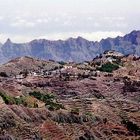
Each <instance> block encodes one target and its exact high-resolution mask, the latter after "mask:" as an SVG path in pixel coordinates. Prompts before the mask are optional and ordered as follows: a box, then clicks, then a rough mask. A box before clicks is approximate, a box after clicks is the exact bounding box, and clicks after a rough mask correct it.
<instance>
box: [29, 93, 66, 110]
mask: <svg viewBox="0 0 140 140" xmlns="http://www.w3.org/2000/svg"><path fill="white" fill-rule="evenodd" d="M29 95H30V96H33V97H35V98H36V99H38V100H40V101H43V102H44V103H45V105H46V106H47V108H48V109H49V110H52V111H53V110H59V109H64V106H63V105H62V104H60V103H58V102H56V101H55V97H54V95H52V94H46V95H44V94H42V93H40V92H36V91H34V92H30V93H29Z"/></svg>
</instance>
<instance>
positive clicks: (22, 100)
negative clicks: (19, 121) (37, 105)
mask: <svg viewBox="0 0 140 140" xmlns="http://www.w3.org/2000/svg"><path fill="white" fill-rule="evenodd" d="M0 96H1V97H2V99H3V100H4V102H5V104H8V105H12V104H16V105H21V104H22V105H24V106H27V103H26V101H25V98H24V97H19V98H15V97H11V96H8V95H6V94H5V93H1V92H0Z"/></svg>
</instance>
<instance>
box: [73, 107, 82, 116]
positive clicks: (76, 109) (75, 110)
mask: <svg viewBox="0 0 140 140" xmlns="http://www.w3.org/2000/svg"><path fill="white" fill-rule="evenodd" d="M71 113H72V114H76V115H79V113H80V110H79V108H73V109H71Z"/></svg>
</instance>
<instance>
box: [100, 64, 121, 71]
mask: <svg viewBox="0 0 140 140" xmlns="http://www.w3.org/2000/svg"><path fill="white" fill-rule="evenodd" d="M118 68H119V65H117V64H113V63H106V64H103V65H102V66H101V67H100V68H98V70H100V71H103V72H110V73H111V72H113V71H114V70H117V69H118Z"/></svg>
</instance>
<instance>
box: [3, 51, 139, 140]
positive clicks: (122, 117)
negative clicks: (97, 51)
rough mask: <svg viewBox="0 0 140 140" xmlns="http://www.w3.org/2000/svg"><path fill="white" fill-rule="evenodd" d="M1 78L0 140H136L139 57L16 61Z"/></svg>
mask: <svg viewBox="0 0 140 140" xmlns="http://www.w3.org/2000/svg"><path fill="white" fill-rule="evenodd" d="M30 65H32V67H30ZM54 66H55V67H54ZM40 67H41V68H40ZM6 68H7V69H6ZM48 68H49V69H48ZM9 69H11V70H13V72H14V74H13V72H12V73H11V72H10V71H9ZM6 70H7V71H6ZM23 70H26V72H27V73H26V74H25V73H24V72H23ZM21 71H22V72H21ZM3 73H5V74H3ZM0 75H1V76H0V139H2V140H4V139H18V140H25V139H27V140H42V139H43V140H125V139H134V140H138V139H140V57H137V56H134V55H128V56H124V55H123V54H121V53H119V52H115V51H107V52H105V53H104V54H103V55H102V56H100V57H96V58H95V59H94V60H92V61H86V62H83V63H60V64H59V63H57V62H52V61H42V60H38V59H35V58H30V57H21V58H16V59H13V60H11V61H9V62H8V63H6V64H4V65H2V66H1V67H0ZM19 75H20V76H19Z"/></svg>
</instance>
